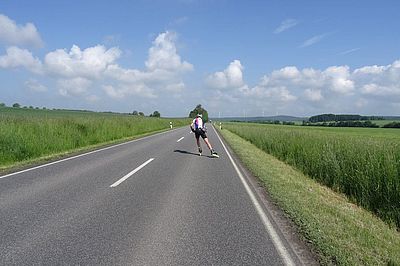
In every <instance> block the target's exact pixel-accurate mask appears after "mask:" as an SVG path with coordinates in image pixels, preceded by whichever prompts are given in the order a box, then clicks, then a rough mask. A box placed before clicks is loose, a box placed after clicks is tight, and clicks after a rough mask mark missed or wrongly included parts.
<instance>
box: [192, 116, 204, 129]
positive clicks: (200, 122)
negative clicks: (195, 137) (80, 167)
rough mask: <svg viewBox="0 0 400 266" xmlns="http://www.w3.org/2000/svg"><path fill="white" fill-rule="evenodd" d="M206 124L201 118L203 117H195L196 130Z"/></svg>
mask: <svg viewBox="0 0 400 266" xmlns="http://www.w3.org/2000/svg"><path fill="white" fill-rule="evenodd" d="M203 126H204V124H203V119H201V117H196V118H195V119H193V128H194V130H196V129H198V128H200V129H202V128H203Z"/></svg>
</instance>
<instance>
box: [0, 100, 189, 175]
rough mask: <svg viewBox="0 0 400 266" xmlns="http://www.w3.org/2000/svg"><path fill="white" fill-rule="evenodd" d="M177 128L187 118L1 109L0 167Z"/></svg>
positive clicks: (183, 123)
mask: <svg viewBox="0 0 400 266" xmlns="http://www.w3.org/2000/svg"><path fill="white" fill-rule="evenodd" d="M170 121H172V122H173V125H174V126H176V127H178V126H182V125H186V124H188V123H189V120H188V119H166V118H150V117H141V116H132V115H124V114H114V113H96V112H82V111H65V110H60V111H54V110H35V109H19V108H0V169H1V168H5V167H8V166H11V165H13V164H15V163H18V162H23V161H27V160H32V159H36V158H40V157H43V156H49V155H52V154H57V153H64V152H67V151H73V150H76V149H79V148H83V147H87V146H93V145H97V144H101V143H108V142H111V141H116V140H119V139H124V138H130V137H134V136H137V135H141V134H146V133H149V132H154V131H159V130H163V129H167V128H169V122H170Z"/></svg>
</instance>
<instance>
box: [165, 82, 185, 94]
mask: <svg viewBox="0 0 400 266" xmlns="http://www.w3.org/2000/svg"><path fill="white" fill-rule="evenodd" d="M184 89H185V83H183V82H182V81H181V82H179V83H172V84H168V85H167V86H166V87H165V90H166V91H170V92H175V93H178V92H182V91H183V90H184Z"/></svg>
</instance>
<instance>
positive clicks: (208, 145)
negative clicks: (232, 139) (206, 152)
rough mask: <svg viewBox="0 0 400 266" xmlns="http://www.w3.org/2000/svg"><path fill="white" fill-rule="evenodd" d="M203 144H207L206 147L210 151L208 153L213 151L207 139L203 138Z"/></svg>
mask: <svg viewBox="0 0 400 266" xmlns="http://www.w3.org/2000/svg"><path fill="white" fill-rule="evenodd" d="M204 142H205V143H206V144H207V147H208V148H209V149H210V151H212V150H213V148H212V146H211V143H210V142H209V141H208V138H204Z"/></svg>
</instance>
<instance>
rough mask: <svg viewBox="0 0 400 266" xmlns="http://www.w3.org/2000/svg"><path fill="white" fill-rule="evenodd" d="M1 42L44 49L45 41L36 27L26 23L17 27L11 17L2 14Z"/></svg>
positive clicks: (0, 20) (0, 26) (0, 22)
mask: <svg viewBox="0 0 400 266" xmlns="http://www.w3.org/2000/svg"><path fill="white" fill-rule="evenodd" d="M0 42H3V43H5V44H8V45H21V46H25V45H28V46H34V47H42V46H43V41H42V39H41V38H40V35H39V32H38V31H37V29H36V27H35V25H33V24H32V23H26V24H25V26H23V25H17V24H16V22H15V21H13V20H11V19H10V18H9V17H7V16H5V15H3V14H0Z"/></svg>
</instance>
